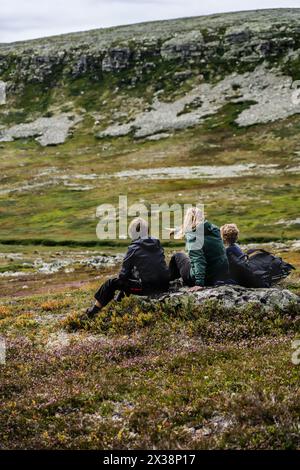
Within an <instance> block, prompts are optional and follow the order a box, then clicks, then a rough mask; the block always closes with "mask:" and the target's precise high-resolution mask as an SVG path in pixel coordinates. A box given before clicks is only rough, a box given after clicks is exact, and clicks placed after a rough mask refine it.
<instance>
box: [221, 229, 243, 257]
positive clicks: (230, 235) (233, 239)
mask: <svg viewBox="0 0 300 470" xmlns="http://www.w3.org/2000/svg"><path fill="white" fill-rule="evenodd" d="M220 232H221V237H222V240H223V242H224V245H225V247H226V254H227V257H228V258H230V256H231V255H235V256H245V253H244V252H243V251H242V250H241V248H240V247H239V245H238V244H237V241H238V238H239V233H240V231H239V229H238V227H237V225H236V224H225V225H223V226H222V227H221V228H220Z"/></svg>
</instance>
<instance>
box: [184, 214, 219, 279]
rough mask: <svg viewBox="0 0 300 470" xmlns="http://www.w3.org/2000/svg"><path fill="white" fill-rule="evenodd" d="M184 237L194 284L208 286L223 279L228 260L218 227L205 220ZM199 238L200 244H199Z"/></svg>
mask: <svg viewBox="0 0 300 470" xmlns="http://www.w3.org/2000/svg"><path fill="white" fill-rule="evenodd" d="M202 231H203V232H202ZM201 232H202V233H203V235H204V237H203V236H202V238H201V235H202V234H201ZM196 235H197V236H198V237H197V238H198V240H196ZM185 237H186V250H187V252H188V255H189V258H190V260H191V276H192V277H194V278H195V284H196V286H205V285H208V286H209V285H212V284H214V283H215V282H216V281H217V280H222V279H224V278H225V277H226V275H227V273H228V260H227V256H226V251H225V247H224V245H223V241H222V238H221V235H220V230H219V228H218V227H216V225H213V224H211V223H210V222H208V221H207V220H206V221H205V222H204V224H203V225H200V226H199V227H198V228H197V229H196V231H193V232H187V233H186V234H185ZM199 239H200V240H202V244H201V243H200V244H199ZM201 245H202V247H201Z"/></svg>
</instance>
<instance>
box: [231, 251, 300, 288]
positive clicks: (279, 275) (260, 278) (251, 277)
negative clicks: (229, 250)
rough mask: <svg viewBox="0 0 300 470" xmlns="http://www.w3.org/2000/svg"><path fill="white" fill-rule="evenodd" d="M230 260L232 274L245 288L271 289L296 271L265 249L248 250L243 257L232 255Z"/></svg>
mask: <svg viewBox="0 0 300 470" xmlns="http://www.w3.org/2000/svg"><path fill="white" fill-rule="evenodd" d="M228 260H229V265H230V271H231V274H232V275H233V277H234V279H235V280H236V281H237V282H238V283H239V284H240V285H242V286H244V287H271V286H272V285H274V284H277V283H278V282H279V281H280V280H281V279H284V278H285V277H287V276H288V275H289V274H290V273H291V271H292V270H293V269H295V268H294V266H292V265H291V264H289V263H286V262H285V261H283V260H282V259H281V258H280V257H279V256H275V255H273V254H272V253H269V252H268V251H266V250H263V249H253V250H248V251H247V252H246V254H244V255H242V256H235V255H230V256H229V258H228Z"/></svg>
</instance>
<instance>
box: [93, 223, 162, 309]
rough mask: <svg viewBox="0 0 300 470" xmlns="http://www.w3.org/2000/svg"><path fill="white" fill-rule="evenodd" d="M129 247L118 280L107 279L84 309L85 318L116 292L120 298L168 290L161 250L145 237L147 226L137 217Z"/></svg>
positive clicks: (131, 228) (133, 224) (149, 238)
mask: <svg viewBox="0 0 300 470" xmlns="http://www.w3.org/2000/svg"><path fill="white" fill-rule="evenodd" d="M129 233H130V237H131V239H132V243H131V244H130V245H129V247H128V250H127V253H126V255H125V258H124V260H123V264H122V268H121V271H120V273H119V275H118V277H115V278H112V279H108V280H107V281H106V282H105V283H104V284H103V285H102V286H101V287H100V289H99V290H98V291H97V292H96V294H95V299H96V303H95V305H93V306H92V307H90V308H88V309H87V311H86V314H87V316H88V317H90V318H92V317H94V316H95V315H96V314H97V313H98V312H100V310H101V309H102V308H103V307H105V305H107V304H108V303H109V302H110V301H111V300H112V299H113V298H114V296H115V293H116V292H117V291H120V294H121V295H119V296H118V298H119V299H120V298H122V297H123V296H124V295H127V296H128V295H130V294H136V295H149V294H152V293H156V292H163V291H166V290H168V288H169V281H170V274H169V269H168V266H167V264H166V260H165V255H164V250H163V248H162V246H161V244H160V241H159V240H158V239H157V238H152V237H149V235H148V223H147V222H146V221H145V220H144V219H142V218H141V217H137V218H136V219H134V220H133V221H132V222H131V223H130V225H129Z"/></svg>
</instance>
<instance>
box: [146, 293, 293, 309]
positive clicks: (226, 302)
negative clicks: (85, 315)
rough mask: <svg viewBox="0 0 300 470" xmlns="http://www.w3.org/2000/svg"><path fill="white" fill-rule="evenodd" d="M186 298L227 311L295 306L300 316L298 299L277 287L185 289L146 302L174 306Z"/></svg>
mask: <svg viewBox="0 0 300 470" xmlns="http://www.w3.org/2000/svg"><path fill="white" fill-rule="evenodd" d="M187 298H190V299H191V300H193V301H195V302H196V303H197V304H199V305H201V304H202V303H204V302H206V301H209V300H214V301H218V302H220V303H221V304H222V305H223V306H224V307H225V308H228V309H230V308H233V307H238V308H240V307H241V308H242V307H245V306H247V305H248V304H256V305H259V306H260V307H261V308H263V309H264V310H266V311H268V310H271V309H274V308H276V309H278V310H279V311H282V312H284V311H286V310H287V309H288V308H289V307H291V306H295V308H296V309H297V308H298V309H299V315H300V297H299V296H297V295H296V294H293V293H292V292H290V291H289V290H287V289H281V288H279V287H274V288H271V289H248V288H244V287H240V286H222V287H217V288H216V287H214V288H205V289H203V290H200V291H198V292H193V293H192V292H189V291H188V290H187V289H185V288H181V289H179V290H177V291H176V290H175V291H174V292H168V293H166V294H162V295H158V296H154V297H153V298H152V299H150V300H148V301H149V302H157V301H160V302H161V301H163V302H168V303H171V304H176V303H180V302H186V300H187Z"/></svg>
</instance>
